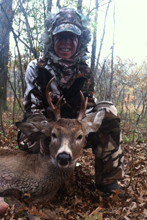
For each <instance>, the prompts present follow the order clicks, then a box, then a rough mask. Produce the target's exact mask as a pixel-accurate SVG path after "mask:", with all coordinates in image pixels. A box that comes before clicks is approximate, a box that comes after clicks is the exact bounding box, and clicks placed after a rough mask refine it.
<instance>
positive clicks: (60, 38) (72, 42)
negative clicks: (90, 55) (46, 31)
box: [54, 31, 78, 59]
mask: <svg viewBox="0 0 147 220" xmlns="http://www.w3.org/2000/svg"><path fill="white" fill-rule="evenodd" d="M77 46H78V37H77V35H75V34H74V33H72V32H68V31H64V32H61V33H58V34H56V35H54V51H55V53H56V54H57V56H58V57H60V58H63V59H69V58H71V57H72V56H73V55H74V54H75V52H76V50H77Z"/></svg>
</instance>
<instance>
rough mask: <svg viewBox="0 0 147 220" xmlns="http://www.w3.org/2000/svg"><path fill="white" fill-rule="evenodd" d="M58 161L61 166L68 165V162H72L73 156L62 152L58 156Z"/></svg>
mask: <svg viewBox="0 0 147 220" xmlns="http://www.w3.org/2000/svg"><path fill="white" fill-rule="evenodd" d="M57 161H58V163H59V164H60V165H61V166H66V165H67V164H68V163H70V162H71V156H70V154H67V153H66V152H63V153H60V154H58V156H57Z"/></svg>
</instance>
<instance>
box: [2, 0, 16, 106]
mask: <svg viewBox="0 0 147 220" xmlns="http://www.w3.org/2000/svg"><path fill="white" fill-rule="evenodd" d="M12 17H13V12H12V0H1V3H0V104H1V107H5V103H6V97H7V72H8V57H9V34H10V31H11V23H12Z"/></svg>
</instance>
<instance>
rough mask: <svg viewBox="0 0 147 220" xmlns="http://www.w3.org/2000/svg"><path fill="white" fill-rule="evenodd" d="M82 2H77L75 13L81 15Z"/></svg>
mask: <svg viewBox="0 0 147 220" xmlns="http://www.w3.org/2000/svg"><path fill="white" fill-rule="evenodd" d="M82 2H83V0H78V4H77V11H78V12H80V13H82Z"/></svg>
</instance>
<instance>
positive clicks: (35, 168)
mask: <svg viewBox="0 0 147 220" xmlns="http://www.w3.org/2000/svg"><path fill="white" fill-rule="evenodd" d="M5 153H6V152H5ZM0 167H1V169H0V194H1V193H2V192H5V194H7V192H10V191H11V190H15V191H20V192H21V193H23V194H25V193H29V194H30V195H31V199H33V200H34V202H35V203H36V202H40V201H42V199H43V200H44V199H48V200H49V199H51V198H52V197H53V196H54V195H55V194H56V192H57V190H58V189H59V188H60V186H61V185H62V184H63V183H64V182H65V181H66V180H67V179H68V178H69V177H70V175H71V174H72V173H73V170H74V167H67V168H61V167H59V166H55V164H53V163H52V160H51V158H50V156H49V155H45V156H42V155H40V154H28V153H26V152H21V151H18V152H17V153H16V155H13V154H12V155H8V156H6V155H5V156H0Z"/></svg>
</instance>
